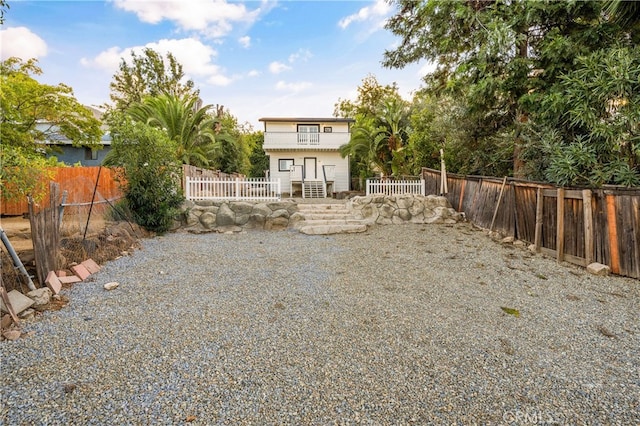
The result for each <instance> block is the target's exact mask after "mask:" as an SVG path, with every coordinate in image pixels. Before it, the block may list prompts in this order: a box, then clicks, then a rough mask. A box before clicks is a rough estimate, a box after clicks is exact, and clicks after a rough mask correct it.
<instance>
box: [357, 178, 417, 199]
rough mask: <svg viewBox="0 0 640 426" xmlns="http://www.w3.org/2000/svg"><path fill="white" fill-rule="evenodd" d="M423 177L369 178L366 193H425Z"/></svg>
mask: <svg viewBox="0 0 640 426" xmlns="http://www.w3.org/2000/svg"><path fill="white" fill-rule="evenodd" d="M424 188H425V184H424V180H423V179H410V180H409V179H402V180H400V179H389V178H385V179H367V189H366V195H367V196H368V195H374V194H383V195H402V194H414V195H424Z"/></svg>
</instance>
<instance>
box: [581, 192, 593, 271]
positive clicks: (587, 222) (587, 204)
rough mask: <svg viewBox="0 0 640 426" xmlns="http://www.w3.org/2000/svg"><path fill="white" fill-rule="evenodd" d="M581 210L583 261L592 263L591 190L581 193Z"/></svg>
mask: <svg viewBox="0 0 640 426" xmlns="http://www.w3.org/2000/svg"><path fill="white" fill-rule="evenodd" d="M582 210H583V211H584V259H585V261H586V263H587V265H589V264H590V263H593V212H592V210H591V190H590V189H585V190H583V191H582Z"/></svg>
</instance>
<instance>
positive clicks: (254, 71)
mask: <svg viewBox="0 0 640 426" xmlns="http://www.w3.org/2000/svg"><path fill="white" fill-rule="evenodd" d="M260 74H261V72H260V71H258V70H251V71H249V72H248V73H247V77H258V76H259V75H260Z"/></svg>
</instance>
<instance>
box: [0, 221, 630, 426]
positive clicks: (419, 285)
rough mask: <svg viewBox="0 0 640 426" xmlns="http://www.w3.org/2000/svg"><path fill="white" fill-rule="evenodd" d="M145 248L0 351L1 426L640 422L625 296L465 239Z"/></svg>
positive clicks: (232, 238)
mask: <svg viewBox="0 0 640 426" xmlns="http://www.w3.org/2000/svg"><path fill="white" fill-rule="evenodd" d="M143 246H144V248H143V249H142V250H140V251H137V252H135V253H134V254H133V255H132V256H129V257H125V258H121V259H119V260H116V261H113V262H110V263H109V264H107V265H105V267H104V268H103V269H102V271H101V272H99V273H98V274H96V275H94V276H93V279H94V280H93V282H88V283H83V284H79V285H76V286H75V287H73V289H71V290H69V291H67V295H68V296H69V298H70V299H71V303H70V304H69V305H68V306H67V307H65V308H64V309H63V310H61V311H57V312H53V311H51V312H46V313H45V314H44V315H42V316H40V317H38V318H37V319H35V320H33V321H31V322H29V323H28V325H27V326H26V328H25V331H27V332H29V333H30V335H29V337H26V338H22V339H19V340H18V341H15V342H3V343H1V344H0V349H1V355H2V386H1V390H2V397H1V399H2V406H1V411H0V422H1V423H3V424H65V425H66V424H114V425H122V424H153V425H160V424H186V423H187V422H190V424H199V425H205V424H317V425H325V424H373V425H378V424H380V425H386V424H438V425H439V424H465V425H466V424H474V423H475V424H549V423H557V424H603V425H605V424H606V425H609V424H621V425H630V424H638V423H640V359H639V354H640V324H639V318H640V316H639V312H640V303H639V301H640V282H639V281H637V280H632V279H625V278H620V277H595V276H591V275H588V274H586V272H584V271H583V270H582V269H580V268H575V267H572V266H567V265H563V266H559V265H557V264H556V262H555V261H554V260H551V259H546V258H544V257H542V256H540V255H532V254H530V253H528V252H527V251H526V250H522V249H519V248H515V247H513V246H502V245H500V244H499V243H495V242H493V241H491V240H490V239H489V238H488V237H487V236H486V235H484V233H483V232H481V231H477V230H475V229H474V228H472V227H471V226H470V225H469V224H459V225H455V226H445V225H404V226H386V227H376V228H374V229H372V230H370V231H368V232H367V233H366V234H357V235H336V236H329V237H326V236H306V235H302V234H298V233H296V232H292V231H283V232H262V231H248V232H245V233H239V234H204V235H191V234H185V233H178V234H170V235H167V236H164V237H158V238H154V239H151V240H146V241H144V242H143ZM110 281H118V282H119V283H120V287H119V288H118V289H116V290H114V291H111V292H107V291H105V290H104V289H103V288H102V286H103V285H104V284H105V283H107V282H110ZM503 307H505V308H511V309H517V310H518V311H519V316H516V315H513V314H509V313H506V312H505V311H503V310H502V308H503Z"/></svg>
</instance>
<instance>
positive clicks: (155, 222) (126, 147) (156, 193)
mask: <svg viewBox="0 0 640 426" xmlns="http://www.w3.org/2000/svg"><path fill="white" fill-rule="evenodd" d="M117 115H118V117H117V118H118V122H119V123H120V124H119V126H117V127H114V128H112V131H111V136H112V149H111V151H109V153H108V154H107V156H106V158H105V160H104V164H105V165H107V166H117V167H120V168H121V169H122V171H123V175H122V178H123V179H122V183H123V188H124V193H125V199H126V205H127V207H128V210H129V211H131V212H132V214H133V219H134V220H135V222H136V223H138V224H139V225H141V226H143V227H144V228H146V229H148V230H150V231H153V232H158V233H164V232H166V231H168V230H169V229H170V228H171V226H172V225H173V221H174V218H175V217H176V215H177V214H178V213H179V206H180V205H181V203H182V201H183V199H184V198H183V196H182V193H181V190H180V187H179V181H180V179H179V176H180V166H181V163H180V162H179V161H177V159H176V157H175V143H174V142H173V141H172V140H171V139H169V137H168V136H167V134H166V132H164V131H163V130H161V129H159V128H156V127H153V126H150V125H148V124H146V123H144V122H136V121H134V120H132V119H131V118H130V117H127V116H125V115H124V114H121V113H117ZM112 118H113V119H115V118H116V117H112Z"/></svg>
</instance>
